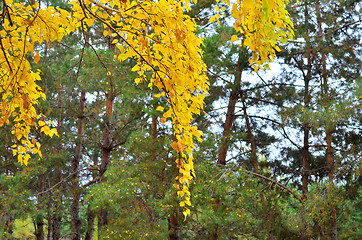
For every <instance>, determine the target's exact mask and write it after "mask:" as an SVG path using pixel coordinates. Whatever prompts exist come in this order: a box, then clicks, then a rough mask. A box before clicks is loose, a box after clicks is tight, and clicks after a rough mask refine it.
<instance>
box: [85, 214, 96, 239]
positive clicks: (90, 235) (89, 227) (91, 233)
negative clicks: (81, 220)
mask: <svg viewBox="0 0 362 240" xmlns="http://www.w3.org/2000/svg"><path fill="white" fill-rule="evenodd" d="M87 214H88V218H87V232H86V234H85V238H84V240H93V237H94V221H95V219H96V215H95V212H94V211H92V210H91V209H89V207H88V211H87Z"/></svg>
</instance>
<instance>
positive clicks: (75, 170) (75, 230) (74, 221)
mask: <svg viewBox="0 0 362 240" xmlns="http://www.w3.org/2000/svg"><path fill="white" fill-rule="evenodd" d="M85 101H86V99H85V91H84V90H82V91H81V93H80V99H79V107H78V139H77V144H76V149H75V155H74V158H73V161H72V174H73V175H72V190H73V200H72V206H71V212H70V215H71V225H72V239H73V240H79V239H80V227H81V222H80V219H79V198H80V189H79V163H80V161H81V159H82V148H83V146H82V145H83V132H84V117H85V116H84V109H85Z"/></svg>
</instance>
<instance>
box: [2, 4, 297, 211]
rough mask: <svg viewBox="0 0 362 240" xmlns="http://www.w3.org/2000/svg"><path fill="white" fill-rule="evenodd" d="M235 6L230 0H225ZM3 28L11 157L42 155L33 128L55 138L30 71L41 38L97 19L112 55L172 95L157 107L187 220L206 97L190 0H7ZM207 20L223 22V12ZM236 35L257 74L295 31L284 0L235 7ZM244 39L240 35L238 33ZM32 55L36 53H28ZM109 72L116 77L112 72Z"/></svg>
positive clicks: (36, 75) (55, 37)
mask: <svg viewBox="0 0 362 240" xmlns="http://www.w3.org/2000/svg"><path fill="white" fill-rule="evenodd" d="M225 2H226V3H227V4H228V5H231V3H230V1H229V0H226V1H225ZM3 3H4V5H3V8H2V19H1V30H0V47H1V51H0V59H1V62H0V63H1V81H0V87H1V103H0V106H1V114H0V125H4V124H10V123H11V124H12V126H13V130H12V133H13V135H14V142H15V145H13V149H14V150H13V154H14V155H17V156H18V161H19V162H21V163H23V164H25V165H27V163H28V161H29V159H30V157H31V154H38V155H39V156H40V157H41V151H40V144H39V143H38V142H36V140H35V138H33V137H32V134H31V132H32V131H33V130H35V131H40V132H43V133H44V134H46V135H49V136H53V135H57V131H56V130H55V129H54V128H52V122H50V121H47V120H46V116H44V115H43V114H41V113H39V112H38V111H37V110H36V109H37V107H36V106H37V104H38V102H39V100H40V99H45V94H44V93H43V92H42V89H41V87H40V86H39V85H38V84H37V81H38V80H40V72H39V71H38V70H37V69H32V68H31V61H34V62H35V63H37V62H38V61H39V60H40V55H41V53H39V51H36V50H35V49H36V46H37V45H38V44H41V43H42V42H53V41H62V39H63V37H64V36H66V35H68V34H70V33H72V32H79V33H84V32H86V31H87V29H88V28H90V27H91V26H92V25H93V24H95V23H96V22H97V23H101V24H102V25H103V28H104V30H103V35H104V37H110V38H111V43H112V44H113V45H114V46H115V47H116V48H117V49H118V51H115V59H118V60H119V61H121V62H122V61H125V60H126V59H130V58H131V59H134V60H135V61H136V64H135V65H134V66H133V68H132V71H134V72H136V73H137V74H138V77H137V78H136V80H135V81H136V83H137V84H139V83H144V82H146V83H147V84H148V87H149V88H157V89H158V90H159V93H158V94H157V95H155V97H159V98H164V99H166V100H167V105H165V106H159V107H157V110H159V111H163V117H162V118H161V120H160V121H161V122H162V123H166V122H167V121H170V122H171V123H172V126H173V131H174V142H173V143H172V144H171V146H172V148H173V149H174V151H175V154H176V156H177V157H176V159H177V160H176V162H177V167H178V169H179V176H177V180H178V184H175V185H174V186H175V188H176V189H177V194H178V196H179V197H180V198H181V202H180V206H181V207H183V208H184V215H185V217H186V216H187V215H189V214H190V210H189V209H188V208H187V206H190V205H191V202H190V192H189V189H188V186H189V183H190V181H191V180H192V178H193V175H194V173H193V171H194V167H193V150H194V148H195V147H194V144H193V139H194V137H195V138H196V139H198V140H199V141H201V140H202V132H201V131H200V130H198V128H197V127H196V126H192V120H193V117H194V115H195V114H201V113H202V111H203V104H204V98H205V95H206V94H208V87H209V84H208V79H207V77H206V74H205V72H206V65H205V64H204V63H203V61H202V52H201V48H200V46H201V44H202V39H201V38H200V37H198V36H197V35H196V30H197V26H196V24H195V21H194V20H193V19H191V18H190V17H189V16H187V15H186V14H185V13H186V12H187V11H188V10H189V9H190V6H191V4H193V3H192V2H191V1H190V0H185V1H175V0H160V1H151V0H144V1H129V0H127V1H125V0H79V1H70V2H69V4H70V6H71V9H72V10H71V11H67V10H65V9H60V8H54V7H46V6H43V5H41V1H39V2H37V3H33V2H32V3H33V4H27V3H19V2H14V1H12V0H6V1H3ZM217 10H218V11H219V14H217V15H216V16H213V17H212V18H211V19H210V21H218V18H219V17H220V14H223V12H222V11H223V9H217ZM232 17H233V18H234V20H235V23H234V29H235V30H236V31H237V32H238V33H239V35H234V36H232V38H231V41H236V40H237V39H238V37H239V38H240V39H241V42H243V44H244V45H245V46H248V47H249V48H250V49H251V50H252V51H253V57H252V59H251V60H250V64H251V65H253V66H254V69H255V70H256V71H257V70H258V69H259V68H260V67H265V66H267V64H268V62H270V61H273V59H274V57H275V51H280V49H279V47H278V46H277V45H278V43H279V42H285V41H287V39H288V38H290V37H291V36H292V35H293V31H292V28H293V25H292V23H291V21H290V19H289V15H288V13H287V11H286V10H285V1H284V0H264V1H263V0H247V1H240V0H238V1H237V2H236V3H233V4H232ZM241 36H242V37H241ZM30 56H31V57H30ZM107 72H108V73H109V74H111V73H110V72H109V71H108V70H107Z"/></svg>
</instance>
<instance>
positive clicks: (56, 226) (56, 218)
mask: <svg viewBox="0 0 362 240" xmlns="http://www.w3.org/2000/svg"><path fill="white" fill-rule="evenodd" d="M61 90H62V89H61V84H59V85H58V109H59V113H58V118H57V131H58V133H59V134H60V132H61V127H62V111H61V109H62V98H61V97H62V92H61ZM56 151H57V152H58V153H61V152H63V148H62V145H58V146H57V147H56ZM56 174H57V179H56V180H57V183H59V182H61V181H62V169H61V167H60V166H58V165H57V166H56ZM60 188H61V187H60ZM59 190H60V189H59ZM55 196H56V199H57V201H56V202H53V205H54V209H55V211H54V213H53V216H52V218H51V220H50V221H48V226H49V229H51V231H50V230H48V231H49V233H48V236H49V235H50V236H49V237H50V238H49V239H53V240H59V238H60V227H61V223H62V214H61V213H62V210H61V204H62V193H61V191H58V192H56V193H55Z"/></svg>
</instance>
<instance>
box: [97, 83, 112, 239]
mask: <svg viewBox="0 0 362 240" xmlns="http://www.w3.org/2000/svg"><path fill="white" fill-rule="evenodd" d="M113 102H114V93H113V89H112V86H111V88H110V90H109V91H108V92H107V94H106V115H105V119H104V129H103V141H102V161H101V169H100V180H101V181H105V180H106V178H105V176H104V173H105V172H106V170H107V166H108V164H109V161H110V158H111V154H112V150H113V147H112V139H113V123H112V118H113ZM107 224H108V211H107V210H106V209H101V210H100V212H99V216H98V234H99V233H100V231H101V228H102V227H103V226H105V225H107Z"/></svg>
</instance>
